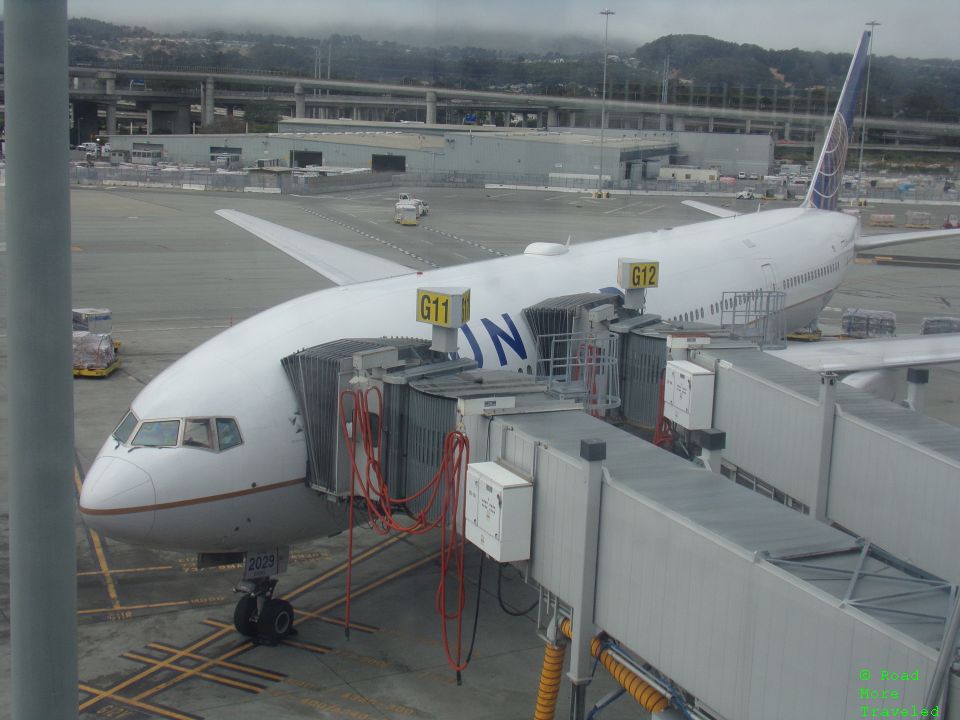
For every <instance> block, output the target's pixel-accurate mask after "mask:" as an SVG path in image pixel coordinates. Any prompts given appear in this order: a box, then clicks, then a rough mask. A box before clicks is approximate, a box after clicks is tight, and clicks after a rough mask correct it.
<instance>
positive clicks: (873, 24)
mask: <svg viewBox="0 0 960 720" xmlns="http://www.w3.org/2000/svg"><path fill="white" fill-rule="evenodd" d="M866 24H867V25H869V26H870V54H869V55H867V84H866V86H865V87H864V89H863V119H862V120H861V121H860V162H859V164H858V165H857V200H858V201H859V199H860V184H861V182H863V145H864V143H865V142H866V139H867V100H868V99H869V97H870V65H872V64H873V35H874V33H875V32H876V31H877V25H879V24H880V23H878V22H877V21H876V20H871V21H870V22H868V23H866Z"/></svg>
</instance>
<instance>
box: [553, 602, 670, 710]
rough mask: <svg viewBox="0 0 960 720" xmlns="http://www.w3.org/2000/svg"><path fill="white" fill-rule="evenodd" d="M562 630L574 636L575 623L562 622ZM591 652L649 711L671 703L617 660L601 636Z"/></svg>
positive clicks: (661, 708) (591, 644) (595, 639)
mask: <svg viewBox="0 0 960 720" xmlns="http://www.w3.org/2000/svg"><path fill="white" fill-rule="evenodd" d="M560 631H561V632H562V633H563V634H564V635H566V636H567V637H568V638H572V637H573V624H572V623H571V622H570V621H569V620H564V621H563V622H562V623H560ZM598 653H599V654H598ZM590 654H591V655H593V657H599V659H600V663H601V664H602V665H603V666H604V667H605V668H606V669H607V672H609V673H610V674H611V675H612V676H613V679H614V680H616V681H617V682H618V683H620V686H621V687H622V688H623V689H624V690H626V691H627V692H628V693H630V696H631V697H632V698H633V699H634V700H636V701H637V702H638V703H640V705H642V706H643V708H644V709H645V710H647V711H648V712H651V713H658V712H662V711H663V710H665V709H666V708H667V706H668V705H669V704H670V701H669V700H668V699H667V698H666V697H664V696H663V695H662V694H661V693H660V691H659V690H657V689H656V688H654V687H653V686H652V685H650V684H649V683H647V682H644V681H643V680H642V679H641V678H640V677H639V676H638V675H637V674H636V673H635V672H633V670H631V669H630V668H628V667H627V666H626V665H624V664H623V663H621V662H620V661H619V660H617V659H616V657H614V655H613V653H611V652H610V651H609V650H608V649H607V648H604V647H603V642H602V640H601V639H600V637H599V636H598V637H595V638H593V640H592V641H591V642H590Z"/></svg>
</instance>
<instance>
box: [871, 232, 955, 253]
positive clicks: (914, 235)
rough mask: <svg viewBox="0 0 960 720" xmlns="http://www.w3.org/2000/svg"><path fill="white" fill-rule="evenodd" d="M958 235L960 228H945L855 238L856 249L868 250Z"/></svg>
mask: <svg viewBox="0 0 960 720" xmlns="http://www.w3.org/2000/svg"><path fill="white" fill-rule="evenodd" d="M949 237H960V228H953V229H947V230H915V231H913V232H902V233H885V234H883V235H869V236H867V237H859V238H857V244H856V248H857V250H870V249H872V248H878V247H885V246H886V245H899V244H900V243H909V242H917V241H919V240H936V239H937V238H949Z"/></svg>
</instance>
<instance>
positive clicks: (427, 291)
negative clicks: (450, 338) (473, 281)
mask: <svg viewBox="0 0 960 720" xmlns="http://www.w3.org/2000/svg"><path fill="white" fill-rule="evenodd" d="M417 320H418V321H420V322H423V323H429V324H430V325H437V326H439V327H444V328H452V329H457V328H459V327H460V326H462V325H464V324H465V323H468V322H470V290H469V289H468V288H417Z"/></svg>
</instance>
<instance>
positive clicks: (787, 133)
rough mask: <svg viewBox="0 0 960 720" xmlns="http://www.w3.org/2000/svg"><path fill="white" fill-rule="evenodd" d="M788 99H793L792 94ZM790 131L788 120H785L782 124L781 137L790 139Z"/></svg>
mask: <svg viewBox="0 0 960 720" xmlns="http://www.w3.org/2000/svg"><path fill="white" fill-rule="evenodd" d="M790 99H791V100H792V99H793V95H791V96H790ZM790 131H791V127H790V121H789V120H787V121H786V122H785V123H784V124H783V139H784V140H792V139H793V138H791V137H790V134H791V133H790Z"/></svg>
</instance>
